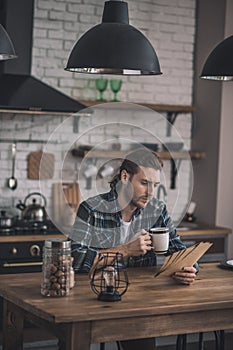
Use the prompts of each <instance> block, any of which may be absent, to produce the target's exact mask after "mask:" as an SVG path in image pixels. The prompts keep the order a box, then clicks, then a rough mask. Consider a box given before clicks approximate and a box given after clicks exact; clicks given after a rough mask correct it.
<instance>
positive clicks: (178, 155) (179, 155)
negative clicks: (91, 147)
mask: <svg viewBox="0 0 233 350" xmlns="http://www.w3.org/2000/svg"><path fill="white" fill-rule="evenodd" d="M129 152H130V151H104V150H103V151H83V157H88V158H103V159H106V158H107V159H108V158H111V159H116V158H124V157H125V155H126V154H127V153H129ZM156 153H157V154H158V156H159V157H160V158H161V159H164V160H170V159H188V158H189V157H190V158H192V159H203V158H205V153H204V152H199V151H190V152H188V151H187V152H171V153H170V152H165V151H161V152H156ZM72 154H73V156H80V155H79V154H80V153H79V152H78V151H77V155H76V154H75V149H73V150H72Z"/></svg>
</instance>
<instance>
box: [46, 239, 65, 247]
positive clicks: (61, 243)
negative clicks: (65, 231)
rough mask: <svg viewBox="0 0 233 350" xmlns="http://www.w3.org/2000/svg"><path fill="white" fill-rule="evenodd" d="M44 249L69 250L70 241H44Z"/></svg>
mask: <svg viewBox="0 0 233 350" xmlns="http://www.w3.org/2000/svg"><path fill="white" fill-rule="evenodd" d="M45 248H71V241H68V240H65V239H62V238H51V239H46V241H45Z"/></svg>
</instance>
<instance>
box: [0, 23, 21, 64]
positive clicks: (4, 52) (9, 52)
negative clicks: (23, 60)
mask: <svg viewBox="0 0 233 350" xmlns="http://www.w3.org/2000/svg"><path fill="white" fill-rule="evenodd" d="M16 57H17V56H16V54H15V50H14V46H13V44H12V41H11V39H10V37H9V35H8V34H7V32H6V30H5V29H4V28H3V26H2V25H1V24H0V61H4V60H10V59H13V58H16Z"/></svg>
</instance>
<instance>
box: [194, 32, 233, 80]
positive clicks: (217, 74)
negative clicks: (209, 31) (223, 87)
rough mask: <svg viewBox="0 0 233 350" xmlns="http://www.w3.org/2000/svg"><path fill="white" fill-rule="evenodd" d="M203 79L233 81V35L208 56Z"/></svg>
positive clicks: (202, 74) (202, 75)
mask: <svg viewBox="0 0 233 350" xmlns="http://www.w3.org/2000/svg"><path fill="white" fill-rule="evenodd" d="M201 78H203V79H211V80H226V81H230V80H233V35H232V36H230V37H229V38H227V39H225V40H223V41H222V42H220V44H218V45H217V46H216V47H215V48H214V50H213V51H212V52H211V53H210V55H209V56H208V58H207V60H206V62H205V64H204V67H203V70H202V73H201Z"/></svg>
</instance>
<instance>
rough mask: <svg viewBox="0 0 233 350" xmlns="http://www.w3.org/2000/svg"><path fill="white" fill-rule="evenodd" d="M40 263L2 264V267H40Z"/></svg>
mask: <svg viewBox="0 0 233 350" xmlns="http://www.w3.org/2000/svg"><path fill="white" fill-rule="evenodd" d="M42 264H43V262H42V261H38V262H26V263H4V264H3V265H2V266H3V267H18V266H40V265H42Z"/></svg>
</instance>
